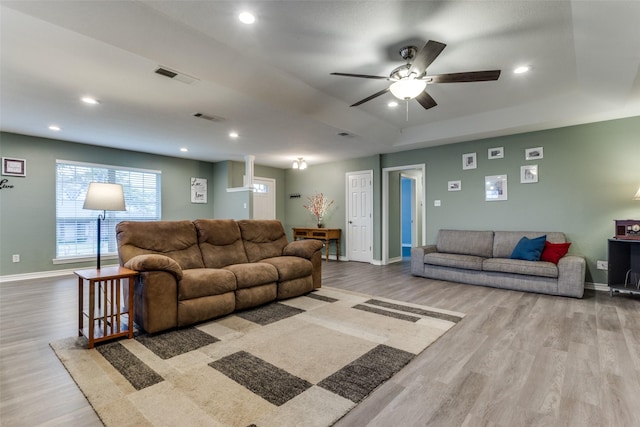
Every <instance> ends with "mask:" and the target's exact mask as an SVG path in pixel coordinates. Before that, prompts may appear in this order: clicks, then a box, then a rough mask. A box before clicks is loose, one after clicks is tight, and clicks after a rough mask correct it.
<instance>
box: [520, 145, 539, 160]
mask: <svg viewBox="0 0 640 427" xmlns="http://www.w3.org/2000/svg"><path fill="white" fill-rule="evenodd" d="M543 157H544V150H543V148H542V147H536V148H527V149H526V150H524V159H525V160H538V159H541V158H543Z"/></svg>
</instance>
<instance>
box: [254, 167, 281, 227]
mask: <svg viewBox="0 0 640 427" xmlns="http://www.w3.org/2000/svg"><path fill="white" fill-rule="evenodd" d="M253 188H254V191H253V219H276V180H275V179H271V178H258V177H254V178H253Z"/></svg>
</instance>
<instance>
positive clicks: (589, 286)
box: [584, 282, 609, 292]
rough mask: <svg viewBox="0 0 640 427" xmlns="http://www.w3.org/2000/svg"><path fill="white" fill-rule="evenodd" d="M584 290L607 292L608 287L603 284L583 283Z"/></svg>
mask: <svg viewBox="0 0 640 427" xmlns="http://www.w3.org/2000/svg"><path fill="white" fill-rule="evenodd" d="M584 288H585V289H592V290H595V291H599V292H609V285H606V284H604V283H594V282H584Z"/></svg>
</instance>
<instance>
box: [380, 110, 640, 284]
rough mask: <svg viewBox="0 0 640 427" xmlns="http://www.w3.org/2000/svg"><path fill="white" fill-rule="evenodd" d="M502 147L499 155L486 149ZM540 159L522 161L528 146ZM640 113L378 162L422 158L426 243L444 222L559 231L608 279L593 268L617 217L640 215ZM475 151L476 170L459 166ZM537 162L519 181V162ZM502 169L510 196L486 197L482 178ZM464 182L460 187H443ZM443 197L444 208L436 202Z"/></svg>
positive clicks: (599, 278) (591, 272)
mask: <svg viewBox="0 0 640 427" xmlns="http://www.w3.org/2000/svg"><path fill="white" fill-rule="evenodd" d="M492 147H504V150H505V156H504V158H503V159H496V160H488V159H487V150H488V149H489V148H492ZM534 147H543V148H544V157H543V158H542V159H539V160H536V161H526V160H525V155H524V151H525V149H527V148H534ZM639 148H640V117H632V118H628V119H621V120H613V121H608V122H601V123H592V124H586V125H580V126H571V127H565V128H559V129H553V130H546V131H540V132H531V133H525V134H519V135H511V136H505V137H500V138H490V139H484V140H479V141H472V142H465V143H460V144H453V145H445V146H440V147H433V148H426V149H420V150H412V151H405V152H401V153H393V154H385V155H382V158H381V163H382V167H393V166H401V165H409V164H416V163H425V164H426V194H427V200H426V206H427V242H431V243H433V242H434V241H435V237H436V234H437V232H438V230H439V229H441V228H459V229H479V230H539V231H563V232H564V233H566V235H567V237H568V239H569V241H571V242H572V246H571V251H570V252H573V253H576V254H582V255H584V256H585V257H586V259H587V281H588V282H595V283H605V284H606V283H607V276H606V272H604V271H601V270H597V269H596V261H597V260H606V259H607V239H608V238H611V237H612V236H613V232H614V227H613V220H614V219H629V218H633V219H638V218H640V201H634V200H632V197H633V195H634V194H635V192H636V191H637V190H638V187H639V186H640V163H638V149H639ZM473 152H475V153H477V159H478V168H477V169H472V170H462V155H463V154H464V153H473ZM528 164H537V165H538V173H539V182H538V183H535V184H520V166H522V165H528ZM497 174H507V176H508V200H507V201H501V202H486V201H485V200H484V177H485V176H488V175H497ZM454 180H461V181H462V191H456V192H449V191H447V181H454ZM434 200H441V201H442V206H441V207H434V206H433V201H434Z"/></svg>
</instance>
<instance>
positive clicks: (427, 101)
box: [416, 91, 438, 110]
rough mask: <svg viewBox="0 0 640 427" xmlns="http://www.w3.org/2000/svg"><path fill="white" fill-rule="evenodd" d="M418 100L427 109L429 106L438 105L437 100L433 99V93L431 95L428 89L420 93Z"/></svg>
mask: <svg viewBox="0 0 640 427" xmlns="http://www.w3.org/2000/svg"><path fill="white" fill-rule="evenodd" d="M416 101H418V102H419V103H420V105H422V107H424V109H425V110H428V109H429V108H433V107H435V106H436V105H438V103H437V102H436V100H435V99H433V98H432V97H431V95H429V94H428V93H427V92H426V91H423V92H422V93H421V94H420V95H418V96H416Z"/></svg>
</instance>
